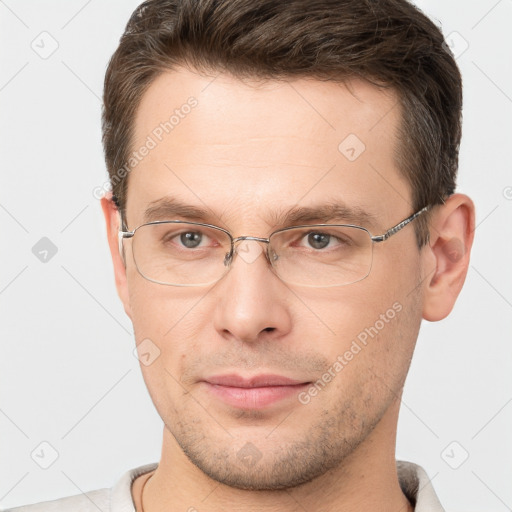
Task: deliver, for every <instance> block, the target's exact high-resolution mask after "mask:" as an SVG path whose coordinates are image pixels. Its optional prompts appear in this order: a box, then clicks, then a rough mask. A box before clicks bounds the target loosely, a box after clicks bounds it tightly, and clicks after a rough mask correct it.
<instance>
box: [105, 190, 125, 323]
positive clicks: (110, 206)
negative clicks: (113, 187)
mask: <svg viewBox="0 0 512 512" xmlns="http://www.w3.org/2000/svg"><path fill="white" fill-rule="evenodd" d="M101 208H102V209H103V215H104V216H105V222H106V225H107V238H108V245H109V247H110V254H111V256H112V263H113V264H114V276H115V280H116V288H117V294H118V295H119V298H120V299H121V302H122V303H123V306H124V310H125V312H126V314H127V315H128V316H129V317H130V318H132V312H131V307H130V299H129V294H128V282H127V279H126V267H125V264H124V260H123V257H122V255H121V254H120V252H119V228H120V215H119V211H118V209H117V206H116V205H115V203H114V200H113V198H112V193H110V194H108V195H107V196H105V197H103V198H102V199H101Z"/></svg>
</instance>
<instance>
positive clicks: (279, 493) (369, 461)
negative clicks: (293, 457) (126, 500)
mask: <svg viewBox="0 0 512 512" xmlns="http://www.w3.org/2000/svg"><path fill="white" fill-rule="evenodd" d="M398 407H399V404H398V403H396V404H393V405H392V406H391V407H390V409H389V410H388V411H387V412H386V414H385V416H384V417H383V418H382V420H381V421H380V422H379V424H378V425H377V426H376V427H375V429H374V430H373V431H372V432H371V434H370V435H369V436H368V437H367V438H366V439H365V441H363V442H362V443H361V444H360V445H359V447H358V448H357V449H356V450H355V451H354V452H353V453H352V454H351V455H350V456H349V457H347V459H346V460H345V461H344V462H343V465H342V466H340V467H336V468H334V469H331V470H329V471H327V472H326V473H325V474H324V475H322V476H321V477H318V478H316V479H315V480H313V481H311V482H308V483H306V484H302V485H300V486H298V487H294V488H290V489H284V490H274V491H249V490H243V489H237V488H233V487H229V486H227V485H224V484H222V483H219V482H217V481H215V480H213V479H211V478H209V477H208V476H207V475H205V474H204V473H203V472H202V471H201V470H200V469H198V468H197V467H196V466H195V465H194V464H193V463H192V462H191V461H190V460H189V459H188V458H187V456H186V455H185V454H184V453H183V451H182V450H181V448H180V447H179V445H178V444H177V443H176V441H175V439H174V437H173V436H172V435H171V434H170V432H169V431H168V430H167V429H166V428H164V435H163V447H162V456H161V461H160V463H159V466H158V468H157V469H156V471H155V472H154V474H153V475H152V477H151V478H150V479H149V480H148V481H147V483H146V485H145V489H144V512H163V511H166V512H167V511H169V510H191V511H193V510H194V509H195V510H199V511H200V510H204V509H208V510H209V511H212V512H217V511H219V512H220V511H223V510H233V509H236V510H238V511H240V512H243V511H245V510H251V511H254V512H270V511H277V510H279V511H280V512H299V511H301V512H302V511H303V510H308V511H315V510H322V511H323V512H334V511H339V510H343V511H344V512H356V511H360V510H372V511H374V512H387V511H393V512H412V511H413V507H412V506H411V504H410V503H409V501H408V500H407V498H406V497H405V496H404V494H403V493H402V491H401V489H400V485H399V482H398V476H397V473H396V462H395V438H396V420H397V417H398ZM134 494H135V491H134ZM136 503H140V499H136ZM138 508H139V507H138Z"/></svg>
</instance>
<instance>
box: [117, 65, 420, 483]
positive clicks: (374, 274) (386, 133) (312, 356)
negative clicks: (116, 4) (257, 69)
mask: <svg viewBox="0 0 512 512" xmlns="http://www.w3.org/2000/svg"><path fill="white" fill-rule="evenodd" d="M190 97H194V98H195V99H196V100H197V105H196V106H194V107H193V108H190V109H189V108H185V109H181V110H180V107H181V106H182V105H184V104H186V103H187V100H188V99H189V98H190ZM396 103H397V100H396V97H395V96H394V95H393V94H392V93H391V92H390V91H387V92H386V91H383V90H379V89H377V88H375V87H373V86H371V85H368V84H366V83H364V82H359V81H357V82H356V81H354V82H351V83H350V84H349V86H348V87H347V86H345V85H340V84H334V83H325V82H319V81H315V80H305V79H302V80H295V81H293V82H286V83H285V82H282V83H278V82H267V83H264V84H262V83H260V84H259V85H256V84H254V83H245V84H244V83H242V82H240V81H238V80H236V79H234V78H231V77H230V76H228V75H222V74H221V75H220V76H218V77H217V78H216V79H215V80H213V79H212V77H204V76H200V75H199V74H197V73H193V72H190V71H186V70H180V71H176V72H168V73H164V74H162V75H161V76H160V77H159V78H157V79H156V80H155V82H154V83H153V84H152V85H151V86H150V88H149V89H148V90H147V92H146V93H145V95H144V97H143V100H142V102H141V105H140V108H139V110H138V113H137V116H136V119H135V137H134V141H133V150H136V149H137V148H140V147H141V146H143V145H144V144H145V143H146V141H147V137H148V136H152V138H153V139H155V140H156V142H157V144H156V147H154V148H152V149H151V150H150V151H149V154H148V155H147V156H146V157H145V158H144V159H142V161H141V162H140V163H138V164H137V166H136V167H135V168H134V170H133V171H132V172H131V173H130V176H129V184H128V196H127V215H126V223H127V225H128V227H129V229H134V228H136V227H137V226H139V225H141V224H143V223H144V222H145V213H146V212H147V210H148V209H150V208H152V219H153V220H176V219H179V220H184V221H187V220H193V221H197V220H198V219H195V218H194V219H191V218H188V217H184V216H178V215H172V216H170V215H169V214H167V213H166V212H165V211H163V210H161V211H160V212H159V211H158V210H155V206H161V205H162V202H163V201H164V200H166V199H167V200H174V201H179V202H181V203H185V204H188V205H192V206H195V207H197V208H201V209H206V210H207V211H208V212H209V214H208V215H209V216H208V217H207V218H204V219H203V222H206V223H210V224H214V225H218V226H221V227H223V228H225V229H228V230H229V231H230V232H231V233H232V235H233V236H234V237H236V236H241V235H252V236H256V237H268V236H269V234H270V233H272V232H273V231H274V230H276V229H279V228H281V227H285V225H283V224H280V223H276V222H280V221H277V220H276V219H279V218H282V216H283V215H284V214H285V213H286V212H287V211H288V210H291V209H292V208H295V207H321V206H322V205H325V204H327V203H332V202H336V203H338V204H340V205H344V206H346V207H347V208H348V209H350V210H359V211H361V210H362V211H364V212H366V213H367V214H368V216H367V217H366V218H363V219H361V223H363V225H364V227H366V228H368V229H369V230H370V232H371V233H372V234H382V233H383V232H384V231H385V230H386V229H388V228H389V227H391V226H393V225H395V224H396V223H398V222H399V221H400V220H402V219H404V218H405V217H408V216H409V215H410V214H411V213H412V206H411V199H410V198H411V191H410V188H409V186H408V184H407V183H406V182H405V180H404V179H403V178H402V177H401V176H400V174H399V172H398V169H397V165H396V163H395V156H396V148H397V139H396V137H397V128H398V125H399V119H400V109H399V107H398V106H397V104H396ZM176 109H178V110H179V111H180V113H179V114H180V115H178V114H177V115H178V117H179V121H178V122H176V120H174V121H175V126H174V127H173V129H172V131H170V132H169V133H168V134H166V133H165V131H164V132H163V134H161V139H162V140H161V141H158V140H157V139H156V138H155V136H154V133H155V132H154V130H155V128H157V127H158V126H159V125H160V123H162V122H164V121H166V120H168V119H169V118H170V116H171V115H172V114H173V112H174V111H175V110H176ZM185 111H186V112H188V113H184V112H185ZM157 133H160V132H157ZM152 134H153V135H152ZM363 144H364V146H363ZM326 220H327V219H323V218H318V219H317V220H316V221H314V222H313V221H312V223H316V224H318V223H323V222H326ZM331 222H332V221H331ZM334 222H335V223H339V224H341V223H353V222H354V219H353V218H352V217H347V218H346V219H343V218H340V219H336V221H334ZM131 243H132V241H130V240H125V242H124V247H125V253H126V277H127V279H126V285H125V288H126V290H125V292H126V293H125V296H126V299H125V307H126V309H127V311H128V312H129V314H130V316H131V318H132V321H133V325H134V330H135V337H136V341H137V343H138V344H140V343H142V342H144V343H146V345H144V346H146V347H147V346H148V345H147V344H148V343H150V344H151V345H150V346H151V347H152V354H155V353H157V354H158V351H160V353H159V354H160V355H159V356H158V357H157V358H156V359H155V360H154V361H153V362H152V363H151V364H149V365H147V366H146V365H144V364H143V365H142V371H143V375H144V379H145V381H146V384H147V386H148V389H149V392H150V394H151V397H152V399H153V401H154V403H155V406H156V408H157V410H158V412H159V414H160V416H161V417H162V419H163V421H164V423H165V425H166V428H167V430H168V432H170V433H171V434H172V436H173V437H171V436H169V438H170V439H172V442H171V444H172V443H174V442H176V443H177V444H178V445H179V446H180V447H181V449H182V450H183V451H184V452H185V454H186V455H187V456H188V457H189V459H190V460H191V461H192V462H193V463H194V464H195V465H196V466H197V467H199V468H200V469H201V470H202V471H203V472H204V473H206V474H207V475H209V476H211V477H212V478H214V479H216V480H218V481H221V482H224V483H226V484H228V485H232V486H235V487H241V488H253V489H265V488H266V489H272V488H282V487H289V486H292V485H297V484H300V483H303V482H306V481H309V480H311V479H313V478H315V477H317V476H319V475H321V474H323V473H325V472H326V471H327V470H329V469H330V468H333V467H335V466H337V465H339V464H340V463H341V462H343V461H344V460H346V458H347V457H348V456H349V455H351V454H353V453H356V449H359V452H361V451H363V450H365V449H369V448H368V447H369V445H371V437H372V436H375V435H377V434H376V432H380V433H379V434H378V435H380V436H384V437H383V438H389V442H390V443H392V442H393V441H392V439H394V432H392V430H393V427H390V425H393V421H392V420H390V418H394V420H395V421H396V414H397V410H398V407H397V403H398V402H399V396H400V394H401V388H402V385H403V381H404V379H405V375H406V373H407V369H408V366H409V362H410V358H411V356H412V351H413V347H414V343H415V340H416V337H417V333H418V329H419V324H420V320H421V295H420V291H419V287H418V283H420V281H421V280H422V278H423V277H424V275H423V270H422V268H423V264H422V257H421V252H420V251H419V250H418V248H417V245H416V239H415V234H414V229H413V227H412V226H408V227H407V228H405V229H404V230H402V231H401V232H400V233H398V234H396V235H395V236H393V237H392V238H390V239H389V240H388V241H386V242H385V243H383V244H375V246H374V250H373V266H372V269H371V272H370V274H369V276H368V277H367V278H366V279H364V280H362V281H359V282H356V283H354V284H350V285H348V286H340V287H331V288H314V287H300V286H295V285H291V284H287V283H284V282H282V281H281V280H280V279H279V278H278V277H277V276H276V275H275V274H274V273H273V272H272V270H271V266H270V264H269V262H268V261H267V259H266V258H265V254H264V252H262V251H260V250H259V247H260V246H259V244H258V242H254V241H252V242H243V243H242V244H241V246H240V247H239V249H240V253H239V254H238V255H237V256H235V258H234V261H233V264H232V267H231V269H230V271H229V272H228V273H227V274H226V275H225V276H224V277H223V278H222V279H221V280H220V281H218V282H217V283H216V284H214V285H210V286H199V287H175V286H165V285H161V284H156V283H153V282H150V281H148V280H146V279H144V278H143V277H142V276H141V275H140V274H139V273H138V271H137V269H136V267H135V264H134V261H133V257H132V252H131ZM255 251H256V252H255ZM255 255H257V257H254V256H255ZM326 271H328V269H326ZM148 340H150V341H148ZM155 346H156V347H157V348H158V349H156V348H155ZM336 363H338V364H336ZM233 376H235V377H236V378H240V379H241V380H242V381H243V382H244V384H240V382H239V381H237V380H236V379H235V380H233ZM268 376H274V377H268ZM276 376H277V377H279V378H280V377H282V378H287V379H292V380H293V381H294V382H295V383H297V384H295V385H293V386H291V385H289V386H279V385H276V383H277V384H282V383H283V382H281V381H279V380H277V381H276V380H275V379H276V378H277V377H276ZM257 377H260V378H261V380H260V381H258V380H252V381H251V379H254V378H257ZM272 379H274V380H272ZM315 383H316V384H315ZM219 384H220V385H219ZM266 384H274V385H271V386H269V387H267V389H266V390H265V389H263V387H264V386H265V385H266ZM242 385H249V386H256V387H255V388H253V389H239V387H240V386H242ZM315 390H316V391H315ZM379 425H380V426H379ZM383 425H384V426H383ZM386 429H387V430H386ZM174 439H175V441H174Z"/></svg>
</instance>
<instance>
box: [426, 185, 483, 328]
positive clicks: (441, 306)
mask: <svg viewBox="0 0 512 512" xmlns="http://www.w3.org/2000/svg"><path fill="white" fill-rule="evenodd" d="M474 230H475V207H474V205H473V201H471V199H470V198H469V197H467V196H465V195H463V194H453V195H452V196H450V197H449V198H448V199H447V200H446V202H445V204H443V205H441V206H438V207H436V209H435V210H434V212H433V213H432V217H431V222H430V247H428V248H426V249H425V251H427V254H426V260H427V261H429V262H434V265H435V270H434V271H433V272H431V273H430V274H429V277H428V278H427V279H426V281H425V288H424V296H423V298H424V300H423V318H424V319H425V320H429V321H432V322H435V321H438V320H442V319H443V318H445V317H446V316H447V315H448V314H449V313H450V312H451V310H452V309H453V306H454V304H455V300H456V299H457V297H458V295H459V293H460V291H461V289H462V285H463V284H464V281H465V279H466V274H467V271H468V267H469V255H470V251H471V246H472V244H473V235H474ZM426 270H428V269H426Z"/></svg>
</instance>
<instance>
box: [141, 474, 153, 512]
mask: <svg viewBox="0 0 512 512" xmlns="http://www.w3.org/2000/svg"><path fill="white" fill-rule="evenodd" d="M153 475H154V473H151V475H149V477H148V478H146V481H145V482H144V484H143V486H142V489H141V491H140V512H144V489H145V488H146V484H147V483H148V482H149V481H150V480H151V477H152V476H153Z"/></svg>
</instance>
